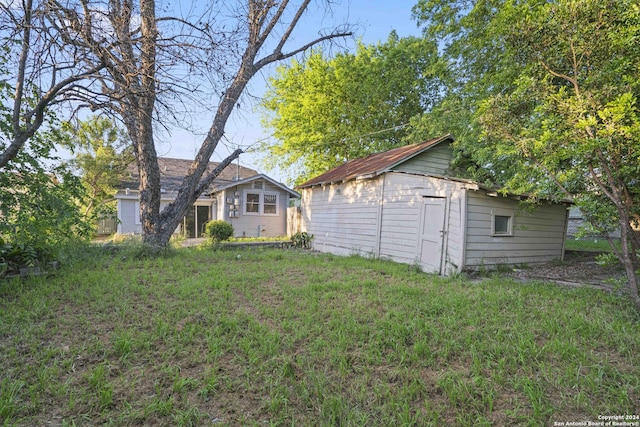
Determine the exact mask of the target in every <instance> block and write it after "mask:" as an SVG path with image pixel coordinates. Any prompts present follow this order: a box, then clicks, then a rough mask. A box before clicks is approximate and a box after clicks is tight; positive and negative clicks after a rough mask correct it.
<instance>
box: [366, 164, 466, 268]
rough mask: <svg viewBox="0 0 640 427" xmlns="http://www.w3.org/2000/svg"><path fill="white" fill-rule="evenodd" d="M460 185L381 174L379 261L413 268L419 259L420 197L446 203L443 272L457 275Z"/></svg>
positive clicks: (432, 179)
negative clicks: (383, 178) (384, 259)
mask: <svg viewBox="0 0 640 427" xmlns="http://www.w3.org/2000/svg"><path fill="white" fill-rule="evenodd" d="M462 191H463V190H462V185H461V184H460V183H456V182H452V181H445V180H442V179H438V178H431V177H424V176H417V175H409V174H403V173H393V172H390V173H387V174H385V183H384V200H383V210H382V226H381V233H380V253H379V256H380V257H384V258H389V259H392V260H394V261H397V262H402V263H406V264H413V263H415V262H417V260H418V259H419V258H420V254H419V253H418V247H419V246H418V238H419V231H420V230H419V225H420V215H421V209H422V198H423V197H442V198H445V199H447V203H446V207H445V215H446V216H447V217H446V219H445V225H446V230H445V234H444V242H443V243H444V244H443V251H444V252H445V254H444V255H445V258H444V271H443V273H447V274H448V273H450V272H453V271H458V269H459V267H460V266H461V264H462V260H461V250H460V235H461V233H460V229H461V224H460V194H461V192H462Z"/></svg>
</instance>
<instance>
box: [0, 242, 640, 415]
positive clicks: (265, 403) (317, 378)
mask: <svg viewBox="0 0 640 427" xmlns="http://www.w3.org/2000/svg"><path fill="white" fill-rule="evenodd" d="M238 255H241V256H240V257H238ZM639 320H640V318H639V315H638V313H637V312H636V311H634V309H633V307H632V306H631V305H630V304H629V303H628V302H627V301H626V300H624V299H622V298H619V297H616V296H615V295H612V294H607V293H604V292H600V291H594V290H588V289H563V288H560V287H557V286H554V285H550V284H544V283H533V284H521V283H517V282H513V281H508V280H506V279H500V278H496V277H494V278H488V279H485V280H483V281H482V282H471V281H468V280H466V279H465V278H464V277H456V278H452V279H446V278H439V277H434V276H430V275H426V274H421V273H417V272H415V270H413V269H412V268H411V267H410V266H406V265H399V264H394V263H391V262H384V261H374V260H368V259H363V258H358V257H349V258H340V257H334V256H330V255H319V254H314V253H310V252H302V251H300V252H299V251H292V250H287V251H282V250H277V249H269V250H255V251H252V250H245V251H241V252H238V253H236V252H235V251H215V252H214V251H211V250H205V249H202V248H200V249H199V248H190V249H181V250H176V251H174V252H173V253H172V254H170V255H168V256H166V257H162V258H148V259H144V258H143V259H139V258H137V257H132V256H127V255H125V254H123V253H122V252H119V251H115V252H112V253H111V254H104V253H103V254H101V255H97V254H93V256H87V257H86V258H85V261H84V262H83V266H82V267H76V268H69V267H67V268H66V269H63V270H62V271H61V272H60V273H59V274H58V275H56V276H54V277H48V278H44V277H35V278H32V279H29V280H25V281H19V280H14V281H11V282H4V283H0V372H2V375H1V376H0V423H2V424H4V425H48V424H49V423H50V424H52V425H96V424H108V425H125V426H128V425H172V426H173V425H176V426H195V425H211V424H215V425H229V426H232V425H325V426H329V425H343V426H348V425H353V426H356V425H357V426H361V425H362V426H365V425H367V426H368V425H381V426H383V425H384V426H388V425H456V426H471V425H553V423H554V422H555V421H558V422H564V421H582V420H594V421H597V420H598V415H603V414H604V415H619V414H638V413H640V323H639Z"/></svg>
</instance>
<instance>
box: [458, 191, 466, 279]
mask: <svg viewBox="0 0 640 427" xmlns="http://www.w3.org/2000/svg"><path fill="white" fill-rule="evenodd" d="M468 191H469V189H468V188H467V187H466V186H463V187H462V194H461V195H460V200H459V202H460V260H459V261H460V264H459V265H458V272H459V273H460V272H462V270H464V268H465V267H466V265H467V199H468V197H467V193H468Z"/></svg>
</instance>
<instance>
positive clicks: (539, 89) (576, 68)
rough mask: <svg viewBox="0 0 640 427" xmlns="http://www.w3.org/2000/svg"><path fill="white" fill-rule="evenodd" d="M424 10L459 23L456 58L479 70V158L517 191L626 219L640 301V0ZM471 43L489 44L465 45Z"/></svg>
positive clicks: (589, 213) (625, 247)
mask: <svg viewBox="0 0 640 427" xmlns="http://www.w3.org/2000/svg"><path fill="white" fill-rule="evenodd" d="M416 10H419V11H420V13H421V14H425V13H427V12H429V13H432V15H431V16H432V18H428V19H427V20H428V21H429V28H433V29H436V28H444V27H447V26H446V25H444V26H443V25H440V26H438V25H437V22H436V21H438V22H440V24H442V23H443V22H447V23H448V25H449V26H448V28H449V32H448V36H449V37H450V40H451V42H450V45H449V48H450V50H449V51H447V54H448V55H450V63H451V64H456V65H455V67H459V69H466V70H470V71H472V73H471V74H469V78H468V79H467V81H466V82H465V83H464V88H465V89H466V88H469V90H470V92H469V95H468V96H467V97H466V99H468V100H471V102H470V104H471V105H472V106H473V110H472V111H473V114H474V116H473V120H471V121H470V126H472V127H473V128H474V132H475V134H476V135H478V140H477V141H474V142H473V143H471V142H470V141H469V142H466V146H467V147H468V148H469V150H468V152H470V153H472V156H473V157H474V160H475V161H476V162H477V163H478V164H480V165H484V166H485V168H486V169H489V170H491V171H492V177H493V179H494V180H495V181H494V182H495V183H498V184H501V185H504V187H505V189H507V190H509V191H513V192H517V193H528V194H530V195H531V196H532V197H534V198H537V199H559V198H563V197H565V198H566V197H570V198H574V199H575V200H576V202H577V203H578V206H579V207H580V208H581V209H582V210H583V213H584V214H585V215H586V217H587V219H589V220H590V221H591V222H592V224H593V225H595V226H597V227H600V229H601V230H603V231H606V228H608V229H611V228H612V226H613V223H614V221H612V218H614V219H615V220H616V221H615V222H617V226H618V228H619V229H620V231H621V243H622V244H621V249H620V250H618V251H617V255H618V257H619V259H620V261H621V262H622V264H623V265H624V267H625V269H626V273H627V281H628V289H629V291H630V294H631V295H632V296H633V298H635V299H636V301H639V300H638V278H637V269H638V267H639V263H638V256H637V250H638V249H640V242H639V241H638V236H637V235H636V234H635V233H634V232H633V230H632V227H631V224H632V223H634V222H635V223H636V224H637V222H638V218H639V217H638V214H639V213H640V212H639V202H640V191H638V185H639V183H638V177H639V176H640V167H639V166H638V158H640V115H639V113H638V101H637V100H638V96H640V69H638V67H637V64H638V63H639V62H640V49H639V47H638V46H639V44H638V40H639V39H640V9H639V7H638V5H637V4H635V3H634V2H631V1H626V0H612V1H607V2H598V1H593V0H580V1H569V0H556V1H553V2H533V1H519V2H502V1H483V2H478V3H476V4H475V5H473V6H472V5H468V4H466V3H464V4H463V3H462V2H448V1H421V2H420V3H419V6H418V7H416ZM422 16H426V15H422ZM433 17H436V18H433ZM480 24H481V25H480ZM462 44H467V45H468V46H472V47H473V48H475V49H477V50H478V53H477V54H473V53H471V52H469V51H465V50H464V49H458V48H454V47H459V46H461V45H462ZM496 45H497V47H496ZM496 54H499V55H496ZM498 56H499V57H498ZM492 58H493V59H492ZM479 59H480V60H481V62H478V60H479ZM496 63H498V64H501V66H500V69H498V68H497V67H495V65H494V64H496ZM473 73H477V74H473ZM488 82H492V84H488ZM472 144H473V145H472ZM612 247H613V248H614V249H615V250H617V249H616V247H615V246H612Z"/></svg>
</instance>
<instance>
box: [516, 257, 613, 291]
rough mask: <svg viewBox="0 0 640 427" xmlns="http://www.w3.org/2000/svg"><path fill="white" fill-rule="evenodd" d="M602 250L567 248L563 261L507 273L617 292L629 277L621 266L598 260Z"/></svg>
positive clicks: (519, 276)
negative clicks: (606, 263)
mask: <svg viewBox="0 0 640 427" xmlns="http://www.w3.org/2000/svg"><path fill="white" fill-rule="evenodd" d="M597 255H598V253H595V252H582V251H567V253H566V255H565V259H564V261H562V262H553V263H548V264H540V265H535V266H530V267H527V268H516V269H513V270H511V271H508V272H506V273H505V275H506V276H508V277H513V278H515V279H518V280H523V281H533V280H544V281H550V282H555V283H557V284H559V285H562V286H570V287H585V286H588V287H592V288H596V289H603V290H606V291H614V290H616V288H617V287H619V285H620V283H621V282H624V280H625V273H624V269H623V268H622V266H621V265H619V264H618V265H613V266H603V265H600V264H599V263H598V262H597V261H596V257H597Z"/></svg>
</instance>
